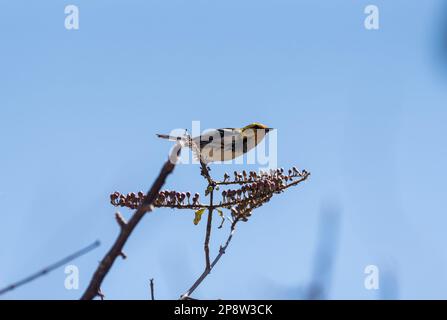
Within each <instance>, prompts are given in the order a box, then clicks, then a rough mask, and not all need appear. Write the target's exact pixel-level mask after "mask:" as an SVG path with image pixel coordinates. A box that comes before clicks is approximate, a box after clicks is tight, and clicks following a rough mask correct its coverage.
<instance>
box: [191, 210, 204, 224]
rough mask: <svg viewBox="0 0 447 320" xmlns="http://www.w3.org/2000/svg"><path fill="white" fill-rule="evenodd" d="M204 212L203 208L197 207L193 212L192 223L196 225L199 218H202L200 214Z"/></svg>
mask: <svg viewBox="0 0 447 320" xmlns="http://www.w3.org/2000/svg"><path fill="white" fill-rule="evenodd" d="M204 212H205V208H202V209H199V210H197V211H196V212H195V216H194V221H193V222H194V224H195V225H197V224H198V223H199V222H200V219H202V214H203V213H204Z"/></svg>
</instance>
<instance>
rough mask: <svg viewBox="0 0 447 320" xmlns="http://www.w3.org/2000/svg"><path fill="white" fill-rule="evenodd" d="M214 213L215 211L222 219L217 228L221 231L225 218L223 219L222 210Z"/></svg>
mask: <svg viewBox="0 0 447 320" xmlns="http://www.w3.org/2000/svg"><path fill="white" fill-rule="evenodd" d="M216 211H217V214H218V215H219V216H220V217H221V218H222V222H221V223H220V225H219V226H218V227H217V228H218V229H222V226H223V224H224V222H225V217H224V215H223V212H222V210H220V209H216Z"/></svg>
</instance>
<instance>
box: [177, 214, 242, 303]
mask: <svg viewBox="0 0 447 320" xmlns="http://www.w3.org/2000/svg"><path fill="white" fill-rule="evenodd" d="M238 222H239V217H236V218H235V219H234V220H233V222H232V223H231V229H230V234H229V236H228V238H227V241H226V242H225V245H224V246H220V248H219V254H218V255H217V256H216V257H215V258H214V260H213V262H212V263H211V265H210V267H209V269H208V268H205V271H203V273H202V274H201V275H200V277H199V278H198V279H197V280H196V281H195V282H194V284H193V285H192V286H191V288H189V289H188V291H186V292H185V293H184V294H182V295H181V296H180V300H189V299H190V297H189V296H190V295H191V294H192V293H193V292H194V291H195V290H196V289H197V287H198V286H199V285H200V284H201V283H202V282H203V280H205V278H206V277H207V276H208V275H209V274H210V272H211V270H212V269H213V268H214V266H215V265H216V264H217V262H219V260H220V258H221V257H222V256H223V255H224V254H225V250H226V249H227V248H228V245H229V244H230V242H231V239H233V234H234V232H235V230H236V224H237V223H238Z"/></svg>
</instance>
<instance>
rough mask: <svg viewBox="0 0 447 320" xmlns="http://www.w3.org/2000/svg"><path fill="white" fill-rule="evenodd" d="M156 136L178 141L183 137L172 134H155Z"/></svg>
mask: <svg viewBox="0 0 447 320" xmlns="http://www.w3.org/2000/svg"><path fill="white" fill-rule="evenodd" d="M157 137H159V138H161V139H167V140H170V141H180V140H182V139H183V138H182V137H174V136H170V135H168V134H157Z"/></svg>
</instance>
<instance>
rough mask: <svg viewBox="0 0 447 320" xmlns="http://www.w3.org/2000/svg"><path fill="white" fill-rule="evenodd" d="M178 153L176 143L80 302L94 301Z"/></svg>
mask: <svg viewBox="0 0 447 320" xmlns="http://www.w3.org/2000/svg"><path fill="white" fill-rule="evenodd" d="M180 151H181V144H180V143H177V144H176V145H175V147H174V148H173V150H172V152H171V154H170V156H169V159H168V160H167V161H166V162H165V164H164V166H163V167H162V169H161V172H160V174H159V175H158V177H157V179H156V180H155V182H154V183H153V185H152V187H151V188H150V190H149V191H148V192H147V194H146V196H145V197H144V200H143V202H142V203H141V204H140V206H139V207H138V209H137V210H136V211H135V213H134V214H133V215H132V217H131V218H130V220H129V221H128V222H127V223H126V224H125V225H123V226H121V230H120V233H119V235H118V238H117V239H116V240H115V243H114V244H113V246H112V248H111V249H110V250H109V251H108V252H107V254H106V255H105V256H104V258H103V259H102V260H101V262H100V263H99V266H98V268H97V269H96V271H95V273H94V274H93V277H92V279H91V281H90V284H89V285H88V287H87V289H86V290H85V292H84V294H83V295H82V297H81V299H82V300H91V299H94V298H95V297H96V296H98V293H99V292H100V286H101V283H102V281H103V280H104V278H105V277H106V275H107V273H108V272H109V270H110V268H111V267H112V265H113V263H114V262H115V260H116V258H117V257H118V256H121V255H122V252H123V247H124V245H125V244H126V241H127V239H128V238H129V237H130V235H131V234H132V232H133V230H134V229H135V227H136V226H137V225H138V223H139V222H140V220H141V218H143V216H144V214H145V213H146V212H148V211H151V210H152V203H153V202H154V201H155V199H156V198H157V196H158V193H159V191H160V189H161V187H162V186H163V185H164V183H165V181H166V178H167V177H168V175H169V174H171V173H172V171H173V170H174V168H175V164H176V162H177V158H178V156H179V155H180Z"/></svg>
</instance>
